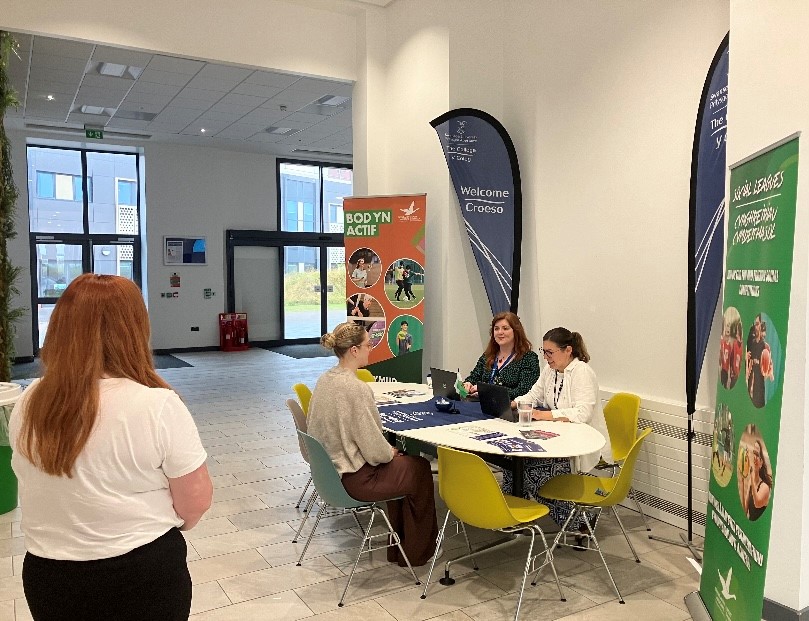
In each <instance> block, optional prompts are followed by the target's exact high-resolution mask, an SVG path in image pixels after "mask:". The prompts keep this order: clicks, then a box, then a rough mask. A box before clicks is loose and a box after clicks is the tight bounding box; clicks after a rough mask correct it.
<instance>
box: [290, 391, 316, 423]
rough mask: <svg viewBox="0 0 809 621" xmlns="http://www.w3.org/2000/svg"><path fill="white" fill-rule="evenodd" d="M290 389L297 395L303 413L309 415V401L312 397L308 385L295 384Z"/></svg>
mask: <svg viewBox="0 0 809 621" xmlns="http://www.w3.org/2000/svg"><path fill="white" fill-rule="evenodd" d="M292 390H294V391H295V394H296V395H298V401H300V403H301V408H302V409H303V413H304V414H306V415H307V416H309V401H310V400H311V399H312V391H311V390H309V386H307V385H306V384H295V385H294V386H293V387H292Z"/></svg>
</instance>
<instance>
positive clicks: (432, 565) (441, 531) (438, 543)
mask: <svg viewBox="0 0 809 621" xmlns="http://www.w3.org/2000/svg"><path fill="white" fill-rule="evenodd" d="M449 514H450V511H449V510H447V515H446V516H445V517H444V524H443V526H441V528H440V529H439V531H438V538H437V539H436V541H435V552H436V554H433V560H432V562H431V563H430V571H428V572H427V580H426V582H425V583H424V591H423V592H422V594H421V599H425V598H426V597H427V587H429V586H430V578H431V577H432V575H433V569H435V562H436V560H437V559H436V556H437V555H438V548H440V547H441V542H442V541H444V531H445V530H446V528H447V522H448V521H449ZM465 534H466V530H464V535H465ZM466 542H467V544H468V543H469V539H468V538H467V540H466ZM469 551H470V552H471V551H472V548H469Z"/></svg>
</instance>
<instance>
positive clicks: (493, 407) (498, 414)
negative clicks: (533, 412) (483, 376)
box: [478, 383, 518, 423]
mask: <svg viewBox="0 0 809 621" xmlns="http://www.w3.org/2000/svg"><path fill="white" fill-rule="evenodd" d="M478 395H479V396H480V409H481V411H482V412H483V413H484V414H486V415H487V416H491V417H492V418H502V419H503V420H507V421H509V422H512V423H516V422H517V420H518V416H517V412H515V411H514V410H512V409H511V399H510V398H509V396H508V388H506V387H505V386H499V385H497V384H483V383H480V384H478Z"/></svg>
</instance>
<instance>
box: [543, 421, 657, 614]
mask: <svg viewBox="0 0 809 621" xmlns="http://www.w3.org/2000/svg"><path fill="white" fill-rule="evenodd" d="M650 433H652V429H651V428H646V429H644V430H643V431H641V432H640V434H638V437H637V439H636V440H635V441H634V442H633V443H632V447H631V448H630V449H629V452H628V453H627V456H626V459H624V463H623V466H622V467H621V470H620V471H619V472H618V476H617V477H594V476H590V475H586V474H563V475H560V476H557V477H554V478H552V479H551V480H550V481H548V482H547V483H545V485H543V486H542V487H540V488H539V495H540V496H542V497H543V498H548V499H549V500H565V501H568V502H572V503H573V511H571V512H570V515H569V516H568V518H567V520H566V521H565V524H564V526H562V530H560V531H559V532H558V533H557V535H556V538H555V539H554V540H553V546H551V554H552V553H553V550H555V549H556V547H557V546H559V545H570V544H568V543H566V542H562V541H561V539H562V537H564V536H565V531H567V527H568V525H569V524H570V522H571V521H572V520H574V519H575V518H576V516H578V515H580V514H583V513H585V512H586V511H587V510H588V509H589V510H593V509H595V510H598V511H600V510H602V509H608V508H609V509H612V512H613V513H614V514H615V518H616V519H617V520H618V525H619V526H620V527H621V532H622V533H623V534H624V537H625V538H626V542H627V543H628V544H629V549H630V550H632V554H633V556H634V557H635V562H636V563H640V558H638V554H637V552H635V547H634V546H633V545H632V542H631V541H630V540H629V536H628V535H627V534H626V529H624V525H623V523H622V522H621V518H620V516H619V515H618V512H617V511H616V510H615V506H616V505H617V504H618V503H620V502H623V501H624V500H625V499H626V497H627V494H629V489H630V488H631V487H632V475H633V474H634V472H635V461H637V458H638V453H640V447H641V445H642V444H643V441H644V440H645V439H646V436H648V435H649V434H650ZM584 523H585V524H586V525H587V530H588V531H589V535H587V536H588V538H589V539H590V540H591V541H592V542H593V544H594V545H595V548H596V551H597V552H598V554H599V556H600V557H601V562H602V563H604V569H606V570H607V574H608V575H609V577H610V582H612V586H613V588H614V589H615V592H616V593H618V600H619V601H620V603H622V604H623V603H624V598H623V596H622V595H621V591H619V590H618V585H617V584H615V580H614V579H613V577H612V572H610V568H609V567H608V566H607V561H606V560H605V559H604V554H603V553H602V552H601V547H600V546H599V545H598V539H596V536H595V531H594V530H593V527H592V525H591V524H590V520H589V519H585V520H584ZM588 549H589V544H588ZM540 569H542V568H541V567H540ZM537 571H539V570H537Z"/></svg>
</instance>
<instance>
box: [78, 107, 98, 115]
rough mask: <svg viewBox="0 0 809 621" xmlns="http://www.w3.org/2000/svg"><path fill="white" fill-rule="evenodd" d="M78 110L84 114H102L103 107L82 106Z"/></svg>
mask: <svg viewBox="0 0 809 621" xmlns="http://www.w3.org/2000/svg"><path fill="white" fill-rule="evenodd" d="M80 110H81V111H82V112H83V113H84V114H104V106H82V107H81V108H80Z"/></svg>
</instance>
